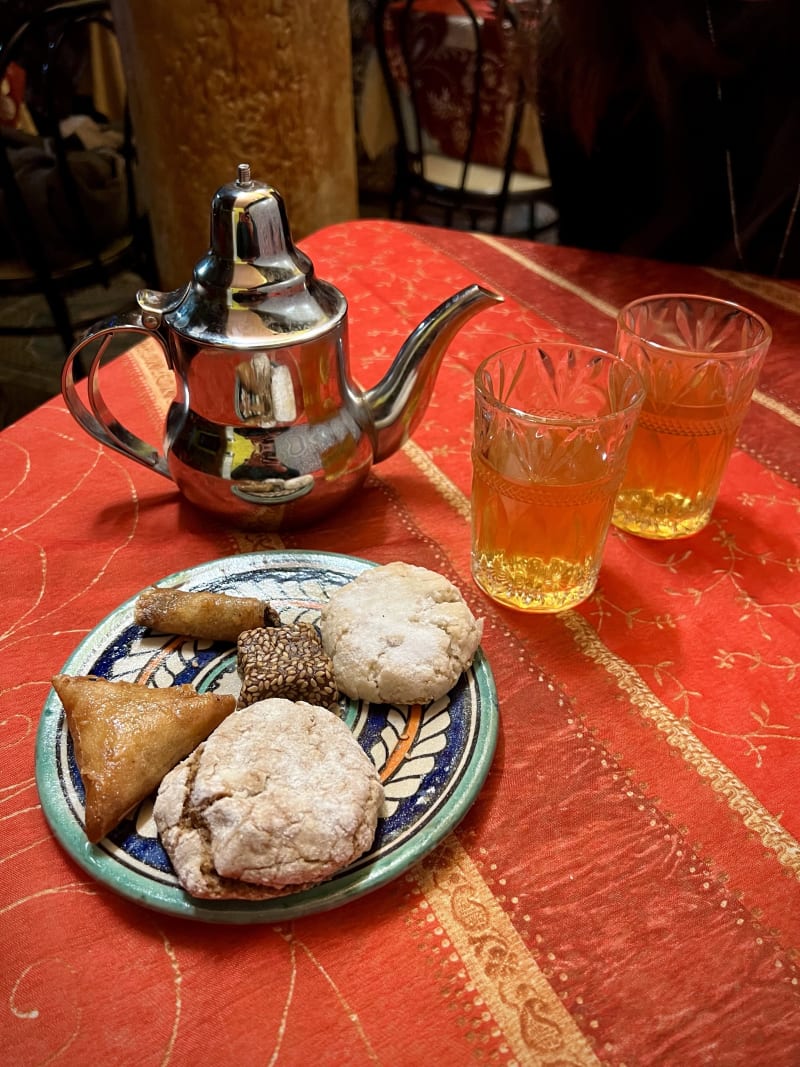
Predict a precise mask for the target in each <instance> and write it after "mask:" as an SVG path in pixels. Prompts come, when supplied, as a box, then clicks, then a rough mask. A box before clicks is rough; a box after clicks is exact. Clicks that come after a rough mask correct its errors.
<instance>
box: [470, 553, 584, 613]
mask: <svg viewBox="0 0 800 1067" xmlns="http://www.w3.org/2000/svg"><path fill="white" fill-rule="evenodd" d="M472 577H473V578H474V579H475V582H476V584H477V585H478V586H479V587H480V588H481V589H482V590H483V591H484V593H486V594H488V596H490V597H491V598H492V600H496V601H497V603H498V604H503V605H504V606H505V607H508V608H515V609H516V610H517V611H525V612H530V613H539V614H543V615H544V614H548V615H552V614H553V613H554V612H558V611H567V610H568V609H569V608H574V607H575V606H576V605H577V604H580V603H582V602H583V601H584V600H586V598H587V597H589V596H591V594H592V593H593V592H594V588H595V586H596V585H597V569H596V568H595V567H594V566H593V565H590V564H587V563H583V564H578V563H571V562H570V561H569V560H565V559H559V558H557V557H556V558H555V559H550V560H543V559H540V558H534V557H525V556H514V557H508V556H505V555H503V554H502V553H497V554H495V555H492V556H489V555H486V554H485V553H480V554H473V557H472Z"/></svg>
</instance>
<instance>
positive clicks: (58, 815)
mask: <svg viewBox="0 0 800 1067" xmlns="http://www.w3.org/2000/svg"><path fill="white" fill-rule="evenodd" d="M372 565H373V564H371V563H368V562H367V561H366V560H363V559H356V558H354V557H352V556H342V555H336V554H334V553H327V552H268V553H252V554H248V555H241V556H233V557H230V558H228V559H222V560H216V561H214V562H211V563H204V564H202V565H200V566H197V567H192V568H190V569H189V570H185V571H180V572H179V573H177V574H173V575H171V576H170V577H168V578H164V579H163V580H162V581H160V582H158V584H159V585H161V586H181V588H183V589H187V590H199V589H207V590H212V591H215V592H219V593H230V594H233V595H239V596H255V597H261V598H263V599H265V600H268V601H269V602H270V603H271V604H272V605H273V606H274V607H275V608H276V609H277V610H278V611H279V613H280V616H281V619H282V621H283V622H284V623H289V622H297V621H308V622H316V621H317V619H318V617H319V610H320V606H321V605H322V604H323V603H324V601H325V600H326V599H327V598H328V597H329V596H330V594H331V593H332V592H333V591H334V590H335V589H338V588H339V587H340V586H342V585H344V584H345V583H347V582H349V581H351V580H352V579H353V578H355V577H356V575H358V574H359V573H360V572H361V571H363V570H364V569H365V568H366V567H370V566H372ZM135 599H136V598H135V597H133V598H131V599H130V600H128V601H126V603H124V604H122V605H121V606H120V607H119V608H117V610H116V611H114V612H112V613H111V615H109V616H108V617H107V618H106V619H104V620H103V622H101V623H100V624H99V626H97V627H96V628H95V629H94V630H93V631H92V632H91V633H90V634H89V636H88V637H87V638H86V639H85V640H84V641H83V642H82V643H81V644H80V645H79V646H78V648H77V649H76V651H75V652H74V653H73V654H72V656H71V657H70V658H69V659H68V660H67V662H66V664H65V665H64V667H63V670H62V673H64V674H75V675H77V674H95V675H100V676H101V677H104V678H108V679H111V680H123V679H124V680H127V681H138V682H146V684H147V685H154V686H169V685H180V684H182V683H184V682H190V683H191V684H193V685H194V686H195V687H196V688H197V689H198V690H200V691H201V692H203V691H206V690H216V691H220V692H238V676H237V674H236V653H235V648H233V647H232V646H231V645H227V644H221V643H218V642H210V641H201V640H196V639H190V638H184V637H175V636H163V635H154V634H151V633H150V631H148V630H145V629H143V628H142V627H140V626H136V625H135V624H134V622H133V607H134V602H135ZM343 715H344V718H345V721H346V722H347V724H348V726H349V727H350V728H351V730H352V731H353V733H354V734H355V736H356V737H357V738H358V741H359V743H360V744H361V746H362V748H363V749H364V750H365V751H366V752H367V753H368V755H369V756H370V758H371V759H372V760H373V762H374V763H375V765H376V766H377V767H378V769H379V772H380V775H381V778H382V780H383V784H384V788H385V791H386V809H385V813H384V816H383V817H382V818H381V819H380V820H379V822H378V829H377V832H376V835H375V841H374V843H373V846H372V848H371V849H370V851H369V852H368V853H366V854H365V855H364V856H362V857H361V858H360V859H359V860H357V861H356V862H355V863H354V864H352V865H351V866H350V867H348V868H347V869H346V870H343V871H341V872H340V873H339V874H338V875H337V876H336V877H334V878H332V879H331V880H330V881H328V882H324V883H322V884H321V885H319V886H315V887H314V888H313V889H309V890H305V891H304V892H299V893H293V894H291V895H289V896H286V897H280V898H278V899H275V900H268V901H203V900H198V899H196V898H194V897H191V896H189V895H188V894H187V893H185V892H184V891H183V890H182V889H181V887H180V885H179V884H178V880H177V878H176V877H175V874H174V872H173V870H172V867H171V865H170V862H169V859H168V858H167V855H166V853H165V852H164V850H163V849H162V847H161V843H160V841H159V840H158V837H157V835H156V830H155V825H154V823H153V819H152V799H150V800H148V801H145V802H144V803H143V804H142V805H141V807H140V808H139V810H138V811H137V812H135V813H134V814H133V815H132V816H131V817H130V818H128V819H126V820H124V821H123V822H122V823H121V824H120V825H119V826H118V827H117V829H116V830H114V831H113V833H111V834H110V835H109V836H108V837H107V838H104V839H103V840H102V841H101V842H100V843H99V844H98V845H91V844H90V843H89V842H88V841H87V839H86V835H85V833H84V829H83V827H84V823H83V818H84V809H83V800H84V793H83V784H82V782H81V778H80V774H79V773H78V769H77V766H76V764H75V759H74V754H73V750H72V740H71V738H70V735H69V731H68V729H67V726H66V721H65V719H64V712H63V708H62V706H61V702H60V701H59V700H58V698H57V696H56V695H55V693H54V692H53V691H51V692H50V695H49V696H48V699H47V702H46V703H45V706H44V711H43V713H42V719H41V723H40V726H39V732H38V736H37V739H36V782H37V786H38V789H39V795H40V797H41V801H42V808H43V810H44V813H45V816H46V817H47V820H48V822H49V823H50V826H51V827H52V830H53V832H54V834H55V836H56V837H57V838H58V840H59V841H60V842H61V844H62V845H63V847H64V848H65V849H66V850H67V852H68V853H69V854H70V855H71V856H72V857H73V859H75V860H76V861H77V862H78V863H79V864H80V865H81V867H83V868H84V870H86V871H88V873H89V874H90V875H92V876H93V877H94V878H96V879H98V881H100V882H103V883H105V884H106V885H107V886H110V887H111V888H112V889H114V890H115V891H116V892H118V893H120V894H121V895H122V896H124V897H127V898H128V899H130V900H134V901H136V902H137V903H140V904H143V905H145V906H148V907H151V908H155V909H156V910H158V911H163V912H169V913H172V914H174V915H181V916H184V917H186V918H192V919H199V920H203V921H205V922H218V923H254V922H276V921H280V920H283V919H289V918H294V917H296V916H300V915H308V914H311V913H312V912H317V911H324V910H326V909H328V908H333V907H337V906H338V905H340V904H343V903H345V902H346V901H350V900H353V899H355V898H356V897H359V896H361V895H362V894H364V893H368V892H370V891H371V890H373V889H376V888H377V887H378V886H381V885H384V884H385V883H386V882H388V881H390V880H391V879H393V878H396V877H397V876H398V875H399V874H401V873H402V872H403V871H405V870H406V869H407V868H408V867H410V866H411V865H412V864H413V863H415V862H416V861H417V860H419V859H420V858H421V857H422V856H424V855H425V854H426V853H427V852H429V851H430V850H431V849H432V848H433V847H434V846H435V845H436V844H437V843H438V842H439V841H440V840H441V839H442V838H443V837H444V836H445V835H446V834H447V833H448V832H449V831H450V830H451V829H452V828H453V827H454V826H455V825H456V823H458V822H459V820H460V819H461V818H462V817H463V815H464V814H465V813H466V811H467V810H468V808H469V807H470V805H471V804H472V802H473V801H474V800H475V797H476V796H477V794H478V791H479V789H480V787H481V785H482V783H483V780H484V778H485V777H486V774H487V772H488V770H489V766H490V764H491V761H492V756H493V754H494V747H495V741H496V738H497V730H498V709H497V696H496V691H495V686H494V680H493V678H492V672H491V669H490V667H489V664H488V662H487V660H486V657H485V656H484V655H483V653H482V652H481V650H480V649H479V650H478V653H477V655H476V657H475V660H474V662H473V665H472V667H471V668H470V670H468V671H466V672H465V673H464V674H462V676H461V678H460V679H459V681H458V682H457V683H456V685H455V687H454V688H453V689H452V690H451V691H450V692H449V693H448V694H447V696H445V697H443V698H442V699H441V700H437V701H435V702H434V703H432V704H429V705H427V706H425V707H420V706H418V705H411V706H405V705H385V704H369V703H367V702H364V701H361V702H358V701H349V702H345V703H344V704H343Z"/></svg>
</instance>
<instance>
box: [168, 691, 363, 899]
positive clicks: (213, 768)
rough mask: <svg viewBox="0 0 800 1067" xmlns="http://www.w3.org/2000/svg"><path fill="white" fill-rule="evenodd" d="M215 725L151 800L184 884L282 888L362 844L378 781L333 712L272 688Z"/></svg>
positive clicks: (222, 889)
mask: <svg viewBox="0 0 800 1067" xmlns="http://www.w3.org/2000/svg"><path fill="white" fill-rule="evenodd" d="M223 725H224V726H225V729H217V730H215V731H214V733H213V734H212V735H211V736H210V737H209V738H208V740H207V741H206V742H204V744H202V745H200V746H199V747H198V748H197V749H196V750H195V752H194V753H192V755H191V756H190V757H189V758H188V759H187V760H184V761H183V763H180V764H178V766H177V767H175V768H174V769H173V770H172V771H170V773H169V774H168V775H167V776H166V777H165V778H164V780H163V782H162V783H161V787H160V789H159V791H158V796H157V798H156V803H155V806H154V809H153V815H154V818H155V822H156V826H157V827H158V831H159V833H160V835H161V840H162V843H163V845H164V848H165V849H166V852H167V854H168V856H169V857H170V859H171V861H172V865H173V867H174V868H175V871H176V873H177V875H178V879H179V880H180V883H181V885H182V886H183V887H184V889H186V890H187V891H188V892H189V893H191V894H192V895H193V896H196V897H207V898H217V899H222V898H244V899H258V898H261V899H263V898H267V897H275V896H281V895H285V894H286V893H292V892H297V891H298V890H300V889H305V888H307V887H309V886H311V885H315V884H316V883H318V882H321V881H324V880H326V879H328V878H330V877H331V876H332V875H334V874H335V873H336V872H337V871H339V870H341V869H342V868H343V867H346V866H348V864H350V863H352V862H353V860H355V859H357V858H358V856H360V855H361V854H362V853H363V852H366V850H367V849H368V848H369V847H370V845H371V844H372V841H373V838H374V836H375V828H376V825H377V820H378V813H379V810H380V808H381V805H382V803H383V786H382V785H381V783H380V779H379V777H378V773H377V771H376V770H375V767H374V766H373V764H372V763H371V761H370V759H369V757H368V756H367V755H366V754H365V753H364V751H363V750H362V749H361V747H360V745H359V744H358V741H357V740H356V739H355V737H353V735H352V733H351V732H350V730H349V729H348V727H347V726H346V725H345V724H344V723H343V722H342V720H341V719H339V718H338V716H336V715H334V714H332V713H331V712H330V711H328V710H327V709H326V708H320V707H316V706H315V705H313V704H306V703H305V702H303V701H298V702H296V703H295V702H292V701H290V700H285V699H283V698H280V697H276V698H272V699H269V700H262V701H259V702H257V703H255V704H251V705H249V706H248V707H245V708H241V709H240V710H238V711H235V712H234V713H233V714H232V715H230V716H229V717H228V722H227V724H225V723H223Z"/></svg>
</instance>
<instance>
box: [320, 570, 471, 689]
mask: <svg viewBox="0 0 800 1067" xmlns="http://www.w3.org/2000/svg"><path fill="white" fill-rule="evenodd" d="M320 631H321V634H322V643H323V646H324V647H325V651H326V652H327V653H328V655H329V656H330V657H331V659H332V660H333V668H334V675H335V677H336V683H337V685H338V687H339V689H340V690H341V691H342V692H343V693H346V694H347V695H348V696H349V697H352V698H354V699H361V700H370V701H372V702H374V703H386V704H427V703H430V701H432V700H437V699H438V698H439V697H441V696H444V694H445V693H447V692H448V690H450V689H452V687H453V686H454V685H455V683H456V682H457V681H458V678H459V676H460V675H461V672H462V671H464V670H466V668H467V667H468V666H469V665H470V664H471V663H472V659H473V657H474V655H475V652H476V650H477V648H478V645H479V644H480V640H481V634H482V631H483V622H482V620H477V619H475V617H474V616H473V614H472V612H471V611H470V610H469V608H468V606H467V604H466V602H465V600H464V598H463V597H462V595H461V593H460V592H459V591H458V589H457V588H456V587H455V586H454V585H453V583H452V582H450V581H448V580H447V578H445V577H444V576H443V575H441V574H437V573H436V572H435V571H430V570H427V569H426V568H424V567H416V566H413V565H412V564H409V563H399V562H398V563H388V564H386V565H385V566H382V567H373V568H370V569H369V570H366V571H363V572H362V573H361V574H359V575H358V577H357V578H355V579H353V581H352V582H348V584H347V585H344V586H342V587H341V588H340V589H337V590H336V591H335V592H334V593H333V595H332V596H331V598H330V600H329V601H328V603H327V604H325V605H324V606H323V608H322V612H321V616H320Z"/></svg>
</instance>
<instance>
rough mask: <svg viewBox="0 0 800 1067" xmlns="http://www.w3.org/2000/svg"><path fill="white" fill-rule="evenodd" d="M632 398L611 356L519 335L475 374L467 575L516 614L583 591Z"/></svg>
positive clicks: (593, 578) (623, 449) (634, 411)
mask: <svg viewBox="0 0 800 1067" xmlns="http://www.w3.org/2000/svg"><path fill="white" fill-rule="evenodd" d="M643 399H644V385H643V383H642V380H641V378H640V377H639V374H638V373H637V372H636V371H635V370H634V369H632V368H631V367H630V366H629V365H628V364H626V363H625V362H624V361H623V360H620V359H618V358H616V357H615V356H613V355H610V354H609V353H608V352H603V351H601V350H599V349H596V348H589V347H586V346H584V345H578V344H570V343H569V342H550V341H547V342H542V343H536V342H531V343H529V344H522V345H514V346H512V347H509V348H506V349H503V350H502V351H500V352H496V353H495V354H493V355H491V356H489V357H488V358H487V359H485V360H484V361H483V362H482V363H481V364H480V366H479V367H478V369H477V371H476V373H475V423H474V440H473V448H472V468H473V476H472V573H473V576H474V578H475V581H476V582H477V583H478V585H479V586H480V587H481V589H483V590H484V591H485V592H486V593H488V594H489V596H491V597H493V598H494V599H495V600H497V601H498V602H500V603H501V604H506V605H508V606H509V607H513V608H518V609H520V610H522V611H528V612H554V611H562V610H564V609H566V608H570V607H573V606H574V605H575V604H578V603H580V602H581V601H582V600H585V599H586V597H588V596H589V595H590V594H591V592H592V591H593V589H594V587H595V584H596V582H597V575H598V571H599V569H600V560H601V557H602V553H603V546H604V544H605V540H606V535H607V534H608V528H609V524H610V521H611V513H612V511H613V508H614V499H615V497H616V494H617V490H618V488H619V485H620V482H621V481H622V474H623V470H624V465H625V457H626V454H627V451H628V447H629V445H630V441H631V438H632V436H633V428H634V425H635V423H636V419H637V416H638V414H639V410H640V408H641V405H642V401H643Z"/></svg>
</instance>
